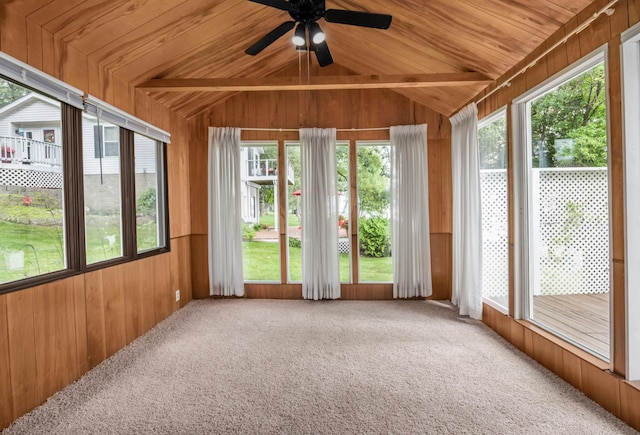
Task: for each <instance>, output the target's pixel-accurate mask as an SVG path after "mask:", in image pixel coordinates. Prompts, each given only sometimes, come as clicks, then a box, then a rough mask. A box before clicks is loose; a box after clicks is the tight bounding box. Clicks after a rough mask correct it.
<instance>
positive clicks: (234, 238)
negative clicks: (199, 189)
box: [208, 127, 244, 296]
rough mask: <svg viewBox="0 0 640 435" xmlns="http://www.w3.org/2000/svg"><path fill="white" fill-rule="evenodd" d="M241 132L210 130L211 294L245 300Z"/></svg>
mask: <svg viewBox="0 0 640 435" xmlns="http://www.w3.org/2000/svg"><path fill="white" fill-rule="evenodd" d="M241 196H242V195H241V191H240V129H239V128H230V127H220V128H217V127H209V202H208V206H209V292H210V294H211V295H220V296H243V295H244V279H243V275H242V208H241V207H242V205H241V202H240V201H241Z"/></svg>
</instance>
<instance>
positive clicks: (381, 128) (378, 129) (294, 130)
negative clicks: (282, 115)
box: [240, 127, 390, 132]
mask: <svg viewBox="0 0 640 435" xmlns="http://www.w3.org/2000/svg"><path fill="white" fill-rule="evenodd" d="M389 129H390V127H377V128H336V131H339V132H345V131H383V130H389ZM240 130H243V131H291V132H297V131H300V129H298V128H242V127H241V128H240Z"/></svg>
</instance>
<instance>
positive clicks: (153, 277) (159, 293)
mask: <svg viewBox="0 0 640 435" xmlns="http://www.w3.org/2000/svg"><path fill="white" fill-rule="evenodd" d="M148 260H150V261H149V262H148V263H147V264H145V262H143V264H142V265H141V267H142V277H143V281H142V282H143V283H145V282H149V283H150V284H151V286H152V287H151V288H150V289H149V291H153V294H154V304H153V305H154V307H155V315H156V317H155V320H156V321H155V323H160V322H161V321H163V320H164V319H166V318H167V317H169V316H170V315H171V313H173V311H174V309H173V305H174V302H175V300H176V299H175V291H173V290H172V289H171V257H170V255H169V254H162V255H154V256H153V257H150V258H149V259H148ZM145 268H146V270H144V269H145ZM145 275H146V276H145ZM144 278H146V279H144ZM145 288H146V285H144V284H143V286H142V289H143V291H144V290H145Z"/></svg>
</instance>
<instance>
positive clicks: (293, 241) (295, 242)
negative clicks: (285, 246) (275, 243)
mask: <svg viewBox="0 0 640 435" xmlns="http://www.w3.org/2000/svg"><path fill="white" fill-rule="evenodd" d="M289 247H290V248H302V241H301V240H300V239H297V238H295V237H289Z"/></svg>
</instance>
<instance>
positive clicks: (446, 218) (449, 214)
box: [427, 139, 453, 233]
mask: <svg viewBox="0 0 640 435" xmlns="http://www.w3.org/2000/svg"><path fill="white" fill-rule="evenodd" d="M427 146H428V160H429V162H428V165H429V168H428V171H429V173H428V178H429V228H430V231H431V232H432V233H451V232H452V227H453V200H452V198H453V196H452V195H453V191H452V189H453V185H452V183H451V177H452V175H451V170H452V169H451V139H448V140H446V139H435V140H430V141H429V142H428V145H427Z"/></svg>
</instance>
